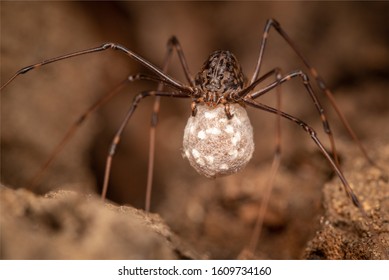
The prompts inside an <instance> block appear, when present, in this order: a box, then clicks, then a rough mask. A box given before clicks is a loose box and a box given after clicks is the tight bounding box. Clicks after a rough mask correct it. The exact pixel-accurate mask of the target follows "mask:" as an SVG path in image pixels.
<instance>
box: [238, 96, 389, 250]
mask: <svg viewBox="0 0 389 280" xmlns="http://www.w3.org/2000/svg"><path fill="white" fill-rule="evenodd" d="M245 103H246V104H248V105H250V106H252V107H254V108H257V109H260V110H263V111H267V112H270V113H273V114H277V115H279V116H281V117H283V118H285V119H287V120H290V121H292V122H294V123H296V124H297V125H299V126H300V127H301V128H303V129H304V131H305V132H307V133H308V134H309V135H310V136H311V138H312V140H313V141H314V142H315V144H316V146H317V147H318V148H319V150H320V151H321V153H322V154H323V155H324V157H325V158H326V159H327V161H328V162H329V163H330V165H331V166H332V168H333V170H334V171H335V173H336V174H337V175H338V177H339V179H340V181H341V182H342V185H343V188H344V190H345V192H346V194H347V196H348V197H349V198H350V199H351V201H352V202H353V204H354V206H356V207H357V208H358V210H359V212H360V213H361V215H362V217H363V218H364V219H365V221H366V222H367V226H368V227H369V231H370V234H371V235H372V237H374V239H376V240H377V242H378V246H379V248H380V250H381V252H382V253H383V254H384V256H386V257H388V256H389V255H388V251H387V248H386V247H385V246H384V245H383V244H382V242H381V241H380V240H379V238H378V235H377V233H376V231H375V229H374V228H373V225H372V224H371V221H370V219H369V217H368V215H367V213H366V211H365V209H364V208H363V206H362V204H361V202H360V201H359V199H358V197H357V196H356V194H355V193H354V191H353V190H352V188H351V187H350V185H349V183H348V181H347V180H346V177H345V176H344V175H343V173H342V171H341V170H340V169H339V167H338V166H337V164H336V163H335V161H334V160H333V159H332V158H331V156H330V154H329V153H328V152H327V151H326V149H325V148H324V146H323V144H322V143H321V142H320V140H319V138H318V137H317V135H316V132H315V130H314V129H313V128H312V127H310V126H309V125H308V124H306V123H305V122H303V121H302V120H300V119H298V118H296V117H294V116H291V115H289V114H287V113H285V112H282V111H279V110H277V109H274V108H272V107H269V106H266V105H264V104H261V103H259V102H256V101H255V100H250V99H246V100H245Z"/></svg>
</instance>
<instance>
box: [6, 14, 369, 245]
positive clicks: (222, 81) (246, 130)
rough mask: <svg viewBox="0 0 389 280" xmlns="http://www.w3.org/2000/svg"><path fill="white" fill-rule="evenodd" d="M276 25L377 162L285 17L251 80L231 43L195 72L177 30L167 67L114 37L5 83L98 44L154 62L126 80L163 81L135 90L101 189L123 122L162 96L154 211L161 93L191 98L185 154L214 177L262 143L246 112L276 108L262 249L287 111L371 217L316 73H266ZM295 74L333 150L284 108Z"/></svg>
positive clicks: (233, 168)
mask: <svg viewBox="0 0 389 280" xmlns="http://www.w3.org/2000/svg"><path fill="white" fill-rule="evenodd" d="M271 29H274V30H275V31H276V32H277V33H278V34H279V35H280V36H281V37H282V38H283V39H284V40H285V42H286V43H287V44H288V45H289V46H290V47H291V48H292V49H293V50H294V52H295V53H296V54H297V55H298V57H299V58H300V59H301V61H302V62H303V64H304V65H305V66H306V67H307V68H308V70H309V72H310V73H311V74H312V76H313V77H314V79H315V80H316V83H317V85H318V87H319V88H320V90H321V91H323V92H324V93H325V95H326V97H327V98H328V99H329V101H330V103H331V105H332V106H333V107H334V109H335V111H336V113H337V115H338V116H339V118H340V120H341V122H342V123H343V124H344V126H345V127H346V129H347V131H348V132H349V134H350V135H351V137H352V138H353V139H354V140H355V142H356V143H357V145H358V146H359V149H360V150H361V152H362V153H363V154H364V156H365V157H366V159H367V160H368V161H369V162H370V163H372V164H374V163H373V161H372V160H371V159H370V158H369V156H368V155H367V152H366V150H365V149H364V147H363V146H362V144H361V142H360V141H359V140H358V138H357V136H356V135H355V133H354V132H353V130H352V129H351V127H350V125H349V123H348V122H347V120H346V119H345V118H344V116H343V114H342V112H341V111H340V109H339V108H338V107H337V105H336V104H335V100H334V98H333V95H332V93H331V91H330V90H329V89H328V87H327V86H326V85H325V83H324V81H323V79H322V78H321V77H320V76H319V74H318V72H317V71H316V70H315V68H313V67H312V66H311V64H310V63H309V62H308V60H307V59H306V58H305V57H304V56H303V55H302V53H301V52H300V51H299V50H298V49H297V47H296V45H295V44H294V42H293V41H292V40H291V38H290V37H289V36H288V35H287V33H286V32H285V31H284V29H283V28H282V27H281V25H280V24H279V23H278V22H277V21H276V20H274V19H269V20H268V21H267V22H266V25H265V28H264V32H263V35H262V40H261V42H260V47H259V55H258V59H257V63H256V66H255V70H254V73H253V75H252V77H251V79H250V80H247V79H246V77H245V76H244V74H243V72H242V68H241V67H240V65H239V62H238V60H237V59H236V57H235V56H234V55H233V54H232V53H231V52H229V51H221V50H219V51H215V52H213V53H212V54H211V55H210V56H209V57H208V59H207V60H206V61H205V63H204V64H203V67H202V69H201V70H200V71H199V72H198V73H197V74H196V75H195V76H192V74H191V73H190V71H189V67H188V65H187V62H186V58H185V55H184V52H183V50H182V47H181V44H180V43H179V41H178V40H177V38H176V37H174V36H173V37H172V38H170V40H169V41H168V44H167V53H166V57H165V60H164V63H163V67H162V69H159V68H158V67H156V66H154V65H153V64H152V63H150V62H149V61H148V60H146V59H145V58H143V57H141V56H139V55H138V54H136V53H134V52H132V51H131V50H129V49H127V48H126V47H124V46H122V45H119V44H114V43H105V44H103V45H101V46H98V47H95V48H90V49H86V50H82V51H77V52H73V53H70V54H66V55H62V56H58V57H54V58H51V59H48V60H44V61H42V62H40V63H36V64H33V65H30V66H27V67H24V68H22V69H20V70H19V71H17V72H16V73H15V74H14V75H13V76H12V77H11V78H10V79H9V80H8V81H7V82H6V83H5V84H3V85H2V86H1V91H3V90H4V88H5V87H7V86H8V85H9V84H10V83H11V82H12V81H13V80H14V79H15V78H16V77H18V76H19V75H22V74H26V73H27V72H29V71H31V70H34V69H36V68H38V67H41V66H44V65H47V64H51V63H54V62H57V61H60V60H65V59H69V58H72V57H76V56H81V55H86V54H91V53H96V52H103V51H106V50H115V51H119V52H121V53H123V54H125V55H127V56H128V57H130V58H131V59H133V60H134V61H137V62H138V63H140V64H141V65H143V66H144V67H145V68H147V69H148V70H150V71H151V72H152V74H141V73H138V74H135V75H131V76H129V77H128V79H127V80H126V81H124V82H123V83H122V84H121V85H119V87H118V88H120V87H121V86H123V85H124V84H125V83H132V82H135V81H139V80H148V81H152V82H156V83H158V87H157V89H156V90H148V91H143V92H141V93H139V94H138V95H136V96H135V98H134V100H133V102H132V104H131V106H130V108H129V109H128V111H127V113H126V115H125V117H124V119H123V121H122V122H121V124H120V127H119V129H118V130H117V132H116V134H115V135H114V137H113V140H112V142H111V145H110V147H109V151H108V155H107V159H106V166H105V173H104V182H103V188H102V194H101V197H102V198H103V199H104V198H105V197H106V193H107V188H108V183H109V177H110V171H111V164H112V160H113V158H114V155H115V152H116V148H117V146H118V144H119V142H120V140H121V135H122V133H123V130H124V129H125V127H126V125H127V123H128V122H129V120H130V119H131V117H132V115H133V114H134V112H135V110H136V108H137V107H138V105H139V103H140V102H141V101H142V100H143V99H145V98H147V97H154V98H155V101H154V106H153V112H152V117H151V129H150V131H151V132H150V146H149V165H148V175H147V178H148V179H147V191H146V203H145V204H146V205H145V209H146V212H148V211H149V209H150V197H151V186H152V175H153V163H154V147H155V127H156V125H157V123H158V112H159V106H160V98H161V97H173V98H183V99H190V100H191V116H190V118H189V120H188V123H187V125H186V128H185V131H184V141H183V151H184V153H183V155H184V157H186V158H187V159H188V160H189V162H190V164H191V166H192V167H193V168H194V169H195V170H196V171H197V172H198V173H200V174H201V175H204V176H206V177H209V178H214V177H218V176H224V175H229V174H233V173H236V172H238V171H239V170H241V169H242V168H244V166H245V165H246V164H247V163H248V162H249V160H250V159H251V156H252V153H253V151H254V140H253V129H252V127H251V124H250V120H249V119H248V116H247V113H246V108H247V107H251V108H254V109H259V110H262V111H265V112H269V113H272V114H274V115H276V118H277V124H276V125H277V128H276V129H277V137H276V147H275V152H274V156H273V162H272V167H271V172H270V175H269V180H268V188H267V191H266V193H265V194H264V201H265V203H262V204H261V209H260V213H259V214H258V219H257V222H256V225H255V229H254V233H253V238H252V240H251V242H250V245H249V247H250V248H251V249H250V250H251V251H254V249H255V247H256V240H258V238H257V237H256V236H259V234H260V230H261V226H262V220H261V217H262V216H263V213H264V211H265V210H266V205H267V203H266V201H268V199H269V197H270V193H271V186H272V184H273V180H274V178H275V176H276V172H277V169H278V167H279V165H280V159H281V144H280V138H281V136H280V135H281V128H280V121H281V119H286V120H288V121H290V122H292V123H295V124H297V125H298V126H300V127H301V128H302V129H303V130H304V131H305V132H306V133H307V134H308V135H309V136H310V137H311V139H312V140H313V142H314V143H315V144H316V146H317V147H318V149H319V150H320V152H321V153H322V154H323V156H324V157H325V158H326V160H327V161H328V163H329V164H330V165H331V167H332V169H333V170H334V172H335V174H336V175H337V177H338V178H339V179H340V181H341V183H342V185H343V187H344V190H345V192H346V194H347V195H348V196H349V198H350V200H351V201H352V203H353V204H354V205H355V206H356V207H358V209H360V212H361V213H362V215H363V216H364V217H367V214H366V212H365V211H364V209H363V207H362V205H361V202H360V201H359V199H358V198H357V196H356V195H355V193H354V192H353V190H352V189H351V187H350V185H349V183H348V181H347V179H346V178H345V176H344V175H343V173H342V170H341V168H340V164H339V159H338V155H337V151H336V147H335V141H334V137H333V133H332V131H331V128H330V125H329V122H328V120H327V116H326V113H325V111H324V108H323V106H322V105H321V103H320V101H319V99H318V97H317V96H316V94H315V92H314V90H313V88H312V86H311V83H310V80H309V78H308V75H307V74H306V73H305V72H303V71H302V70H295V71H292V72H289V73H287V74H283V73H282V70H281V69H280V68H278V67H275V68H274V69H272V70H270V71H268V72H266V73H264V74H262V75H260V73H261V66H262V59H263V56H264V52H265V48H266V43H267V40H268V34H269V32H270V30H271ZM174 51H175V52H176V53H177V55H178V58H179V61H180V64H181V67H182V70H183V72H184V74H185V78H186V82H187V83H186V84H185V83H182V82H180V81H178V80H176V79H174V78H173V77H171V76H169V75H168V74H166V72H167V69H168V65H169V61H170V59H171V56H172V54H173V52H174ZM269 78H273V79H274V80H273V81H272V82H270V83H268V84H266V85H265V86H261V87H260V85H261V84H263V82H264V81H265V80H267V79H269ZM292 79H300V80H301V82H302V84H303V85H304V87H305V91H306V93H307V94H308V95H309V96H310V98H311V99H312V103H313V105H314V106H315V108H316V110H317V112H318V114H319V116H320V118H321V122H322V124H323V130H324V132H325V134H326V135H327V137H328V138H329V142H330V145H331V152H328V151H327V150H326V148H325V147H324V146H323V144H322V142H321V141H320V140H319V138H318V137H317V134H316V132H315V130H314V129H313V128H312V127H311V126H309V125H308V124H307V123H305V122H304V121H303V120H301V119H299V118H297V117H295V116H293V115H290V114H287V113H285V112H283V111H282V110H281V92H280V88H281V85H282V84H284V83H286V82H288V81H290V80H292ZM273 89H275V90H276V96H277V104H276V107H270V106H268V105H265V104H262V103H260V102H258V99H259V98H260V97H261V96H262V95H264V94H266V93H268V92H270V91H271V90H273ZM117 92H118V91H117V90H114V91H111V92H109V93H108V94H106V95H104V96H103V97H102V98H100V99H99V100H98V101H97V102H95V103H94V104H93V105H92V106H90V107H89V109H88V110H87V111H86V112H85V113H84V114H83V115H81V116H80V118H79V119H78V121H77V122H75V123H74V124H73V125H72V126H71V127H70V128H69V130H68V131H67V133H66V135H65V136H64V138H63V139H62V141H61V142H60V143H59V144H58V146H57V147H56V148H55V150H54V151H53V153H52V154H51V156H50V158H49V159H48V160H47V161H46V162H45V164H44V165H43V167H42V168H41V171H40V172H39V173H38V174H37V175H36V176H35V177H34V178H33V180H32V185H34V184H36V182H37V181H39V179H40V178H41V177H42V174H43V173H44V171H45V170H46V169H47V167H48V166H49V165H50V164H51V162H52V161H53V160H54V158H55V157H56V155H57V154H58V153H59V152H60V151H61V150H62V148H63V146H64V145H65V144H66V142H67V141H68V140H69V139H70V138H71V136H72V135H73V134H74V133H75V131H76V130H77V128H78V127H79V126H80V125H81V124H82V123H83V122H84V121H85V119H86V118H87V117H88V116H89V115H90V114H91V113H92V112H94V111H95V110H96V109H97V108H99V107H101V106H102V105H103V104H105V103H106V102H107V101H108V100H109V99H111V98H112V97H113V96H114V95H115V94H116V93H117Z"/></svg>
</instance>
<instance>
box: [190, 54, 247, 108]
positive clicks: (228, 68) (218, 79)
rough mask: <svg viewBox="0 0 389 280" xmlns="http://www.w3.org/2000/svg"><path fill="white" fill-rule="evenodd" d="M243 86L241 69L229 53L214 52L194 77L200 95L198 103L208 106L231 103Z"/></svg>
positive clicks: (243, 78) (243, 80)
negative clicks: (201, 102)
mask: <svg viewBox="0 0 389 280" xmlns="http://www.w3.org/2000/svg"><path fill="white" fill-rule="evenodd" d="M244 84H245V77H244V75H243V72H242V68H241V66H240V64H239V62H238V60H237V59H236V57H235V56H234V55H233V54H232V53H231V52H229V51H215V52H213V53H212V54H211V55H210V56H209V57H208V59H207V60H206V61H205V63H204V65H203V67H202V69H201V70H200V72H199V73H198V74H197V75H196V77H195V86H196V87H197V88H198V89H199V90H200V92H201V93H202V97H201V100H200V101H203V102H205V103H206V104H207V105H209V106H216V105H218V104H220V103H226V102H227V101H230V102H231V101H233V98H232V97H233V95H234V94H235V93H237V92H239V91H241V90H242V89H243V87H244Z"/></svg>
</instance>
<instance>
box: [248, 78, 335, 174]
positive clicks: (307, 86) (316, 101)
mask: <svg viewBox="0 0 389 280" xmlns="http://www.w3.org/2000/svg"><path fill="white" fill-rule="evenodd" d="M296 77H300V78H301V79H302V82H303V84H304V87H305V89H306V91H307V92H308V94H309V96H310V97H311V98H312V101H313V103H314V104H315V107H316V110H317V111H318V113H319V115H320V118H321V122H322V124H323V129H324V132H325V133H326V134H327V136H328V139H329V140H330V144H331V149H332V155H333V157H334V159H335V163H336V164H337V165H338V167H339V166H340V164H339V158H338V154H337V152H336V145H335V140H334V136H333V133H332V131H331V128H330V125H329V122H328V119H327V116H326V113H325V111H324V108H323V106H322V105H321V103H320V101H319V99H318V98H317V96H316V94H315V92H314V91H313V88H312V86H311V84H310V82H309V78H308V76H307V75H306V74H305V73H304V72H303V71H301V70H297V71H293V72H291V73H289V74H287V75H285V76H284V77H283V78H282V79H281V80H279V81H275V82H273V83H271V84H270V85H268V86H266V87H264V88H262V89H261V90H259V91H257V92H254V93H251V94H250V95H249V96H250V98H252V99H256V98H258V97H260V96H261V95H263V94H265V93H267V92H269V91H270V90H271V89H273V88H275V87H277V86H278V85H279V84H282V83H284V82H287V81H289V80H291V79H293V78H296Z"/></svg>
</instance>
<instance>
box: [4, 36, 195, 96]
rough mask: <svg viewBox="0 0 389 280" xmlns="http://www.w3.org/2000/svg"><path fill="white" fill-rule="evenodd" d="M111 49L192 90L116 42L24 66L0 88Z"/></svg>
mask: <svg viewBox="0 0 389 280" xmlns="http://www.w3.org/2000/svg"><path fill="white" fill-rule="evenodd" d="M109 49H113V50H117V51H120V52H122V53H124V54H125V55H127V56H128V57H130V58H132V59H134V60H135V61H137V62H139V63H140V64H142V65H143V66H145V67H146V68H148V69H149V70H151V71H152V72H153V73H154V74H155V75H157V76H158V77H159V79H160V80H161V81H163V82H164V83H166V84H169V86H171V87H173V88H174V89H176V90H181V91H184V92H188V91H190V90H191V89H190V87H189V86H186V85H184V84H182V83H180V82H179V81H177V80H175V79H173V78H172V77H170V76H169V75H167V74H165V73H164V72H163V71H161V70H160V69H158V67H156V66H155V65H153V64H152V63H150V62H149V61H147V60H146V59H144V58H143V57H141V56H139V55H137V54H136V53H134V52H132V51H130V50H128V49H127V48H125V47H124V46H121V45H118V44H115V43H105V44H103V45H101V46H99V47H96V48H90V49H86V50H82V51H78V52H73V53H70V54H66V55H62V56H58V57H55V58H50V59H47V60H44V61H42V62H39V63H36V64H33V65H30V66H27V67H24V68H22V69H20V70H19V71H17V72H16V73H15V74H14V75H13V76H12V77H11V78H10V79H9V80H8V81H7V82H6V83H5V84H3V85H2V86H1V88H0V91H1V90H3V89H4V88H5V87H6V86H7V85H8V84H9V83H11V82H12V81H13V80H14V79H15V78H16V77H18V76H20V75H21V74H26V73H27V72H29V71H31V70H34V69H37V68H38V67H41V66H44V65H47V64H50V63H53V62H56V61H60V60H64V59H68V58H72V57H76V56H80V55H85V54H91V53H96V52H102V51H105V50H109Z"/></svg>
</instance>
